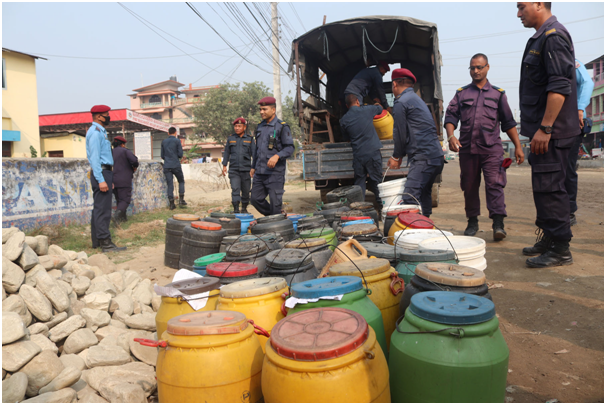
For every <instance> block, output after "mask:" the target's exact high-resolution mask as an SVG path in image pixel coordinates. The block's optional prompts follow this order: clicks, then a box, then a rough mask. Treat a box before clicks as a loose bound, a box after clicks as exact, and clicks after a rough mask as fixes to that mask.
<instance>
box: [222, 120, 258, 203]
mask: <svg viewBox="0 0 606 405" xmlns="http://www.w3.org/2000/svg"><path fill="white" fill-rule="evenodd" d="M232 125H233V126H234V132H235V133H234V134H231V135H230V136H229V137H228V138H227V143H226V144H225V151H224V152H223V176H225V174H226V173H227V164H228V163H229V182H230V183H231V203H232V205H233V206H234V212H235V213H239V212H240V201H242V213H245V214H246V213H248V211H247V210H246V207H248V203H249V201H250V198H249V196H250V177H251V176H250V170H251V169H252V167H251V160H252V159H254V157H255V153H256V152H257V150H256V148H255V141H254V139H253V138H252V136H250V135H248V134H246V133H245V132H246V126H247V125H248V122H246V120H245V119H244V118H243V117H240V118H237V119H236V120H235V121H234V122H233V123H232ZM240 193H241V194H242V196H240Z"/></svg>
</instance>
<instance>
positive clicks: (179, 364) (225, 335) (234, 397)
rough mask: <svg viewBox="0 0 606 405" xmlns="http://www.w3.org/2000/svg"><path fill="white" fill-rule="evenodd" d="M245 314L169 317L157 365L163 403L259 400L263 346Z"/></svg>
mask: <svg viewBox="0 0 606 405" xmlns="http://www.w3.org/2000/svg"><path fill="white" fill-rule="evenodd" d="M254 330H255V329H254V327H253V325H251V323H249V320H248V319H247V318H246V317H245V316H244V315H243V314H240V313H237V312H233V311H207V312H196V313H191V314H185V315H179V316H178V317H175V318H173V319H171V320H170V321H168V325H167V329H166V332H164V334H163V335H162V339H163V340H161V341H159V342H154V341H150V340H145V339H140V343H142V344H145V345H148V346H154V345H157V346H160V351H159V352H158V361H157V363H156V377H157V379H158V400H159V402H162V403H165V402H174V403H180V402H259V401H260V400H261V398H262V392H261V368H262V367H263V357H264V355H263V350H262V349H261V345H260V344H259V340H258V339H257V338H256V337H255V334H254Z"/></svg>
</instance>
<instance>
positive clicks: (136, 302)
mask: <svg viewBox="0 0 606 405" xmlns="http://www.w3.org/2000/svg"><path fill="white" fill-rule="evenodd" d="M141 312H143V310H142V309H141V303H140V302H139V300H133V314H135V315H138V314H140V313H141Z"/></svg>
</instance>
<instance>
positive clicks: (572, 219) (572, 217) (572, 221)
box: [570, 214, 577, 226]
mask: <svg viewBox="0 0 606 405" xmlns="http://www.w3.org/2000/svg"><path fill="white" fill-rule="evenodd" d="M576 224H577V216H576V215H574V214H570V226H575V225H576Z"/></svg>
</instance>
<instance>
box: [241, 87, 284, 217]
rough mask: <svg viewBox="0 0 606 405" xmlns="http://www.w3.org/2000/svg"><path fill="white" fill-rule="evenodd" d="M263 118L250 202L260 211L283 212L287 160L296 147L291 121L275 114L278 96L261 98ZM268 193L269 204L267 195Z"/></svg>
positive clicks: (252, 171)
mask: <svg viewBox="0 0 606 405" xmlns="http://www.w3.org/2000/svg"><path fill="white" fill-rule="evenodd" d="M258 104H259V111H260V113H261V118H262V119H263V121H261V123H260V124H259V125H258V126H257V130H256V131H255V143H256V146H257V152H256V154H255V155H254V156H253V168H252V169H251V171H250V175H251V176H254V177H253V184H252V196H251V203H252V205H253V207H255V208H256V209H257V211H259V213H261V214H263V215H265V216H267V215H274V214H279V213H280V212H282V195H283V194H284V176H285V173H286V159H287V158H288V157H290V155H292V153H293V152H294V150H295V147H294V143H293V140H292V136H291V134H290V128H289V127H288V124H287V123H286V122H284V121H282V120H280V119H278V117H276V99H275V98H273V97H265V98H262V99H261V100H260V101H259V103H258ZM268 195H269V201H270V202H269V203H268V202H267V201H266V200H265V198H266V197H267V196H268Z"/></svg>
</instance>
